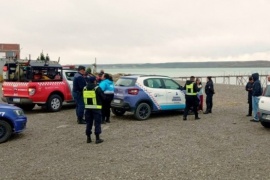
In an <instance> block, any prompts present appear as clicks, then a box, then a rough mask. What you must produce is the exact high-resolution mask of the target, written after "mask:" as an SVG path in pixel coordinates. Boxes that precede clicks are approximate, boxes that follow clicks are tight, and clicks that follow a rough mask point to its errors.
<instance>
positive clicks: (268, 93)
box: [264, 85, 270, 97]
mask: <svg viewBox="0 0 270 180" xmlns="http://www.w3.org/2000/svg"><path fill="white" fill-rule="evenodd" d="M264 96H266V97H270V85H268V86H266V89H265V92H264Z"/></svg>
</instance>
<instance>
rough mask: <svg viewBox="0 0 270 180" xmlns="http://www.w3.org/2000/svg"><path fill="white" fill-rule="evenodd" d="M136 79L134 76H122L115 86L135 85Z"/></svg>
mask: <svg viewBox="0 0 270 180" xmlns="http://www.w3.org/2000/svg"><path fill="white" fill-rule="evenodd" d="M135 82H136V79H134V78H120V79H118V81H116V83H115V86H125V87H128V86H135Z"/></svg>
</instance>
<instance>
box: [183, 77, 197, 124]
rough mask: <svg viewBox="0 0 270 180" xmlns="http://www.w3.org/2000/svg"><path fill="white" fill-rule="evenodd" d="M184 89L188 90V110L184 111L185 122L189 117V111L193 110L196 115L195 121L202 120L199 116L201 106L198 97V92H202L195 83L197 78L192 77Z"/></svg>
mask: <svg viewBox="0 0 270 180" xmlns="http://www.w3.org/2000/svg"><path fill="white" fill-rule="evenodd" d="M184 89H185V90H186V96H185V97H186V108H185V111H184V117H183V120H184V121H185V120H187V115H188V112H189V110H190V109H191V108H192V110H193V112H194V114H195V119H196V120H198V119H200V118H199V116H198V111H197V109H198V105H199V99H198V97H197V92H199V91H200V89H199V88H198V86H197V84H196V83H195V77H194V76H191V77H190V80H187V82H186V84H185V86H184Z"/></svg>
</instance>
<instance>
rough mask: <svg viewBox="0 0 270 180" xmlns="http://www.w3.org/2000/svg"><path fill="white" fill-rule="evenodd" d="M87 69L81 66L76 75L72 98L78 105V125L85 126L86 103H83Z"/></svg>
mask: <svg viewBox="0 0 270 180" xmlns="http://www.w3.org/2000/svg"><path fill="white" fill-rule="evenodd" d="M84 75H85V67H84V66H79V67H78V72H77V73H76V74H75V75H74V79H73V88H72V96H73V98H74V100H75V103H76V115H77V122H78V124H85V120H84V119H83V117H84V102H83V94H82V93H83V88H84V87H85V86H86V81H85V78H84Z"/></svg>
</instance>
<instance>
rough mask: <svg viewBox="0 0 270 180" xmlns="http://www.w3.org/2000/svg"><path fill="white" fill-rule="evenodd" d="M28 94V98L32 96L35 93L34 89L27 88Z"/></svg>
mask: <svg viewBox="0 0 270 180" xmlns="http://www.w3.org/2000/svg"><path fill="white" fill-rule="evenodd" d="M28 92H29V95H30V96H33V95H34V94H35V93H36V89H35V88H29V89H28Z"/></svg>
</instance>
